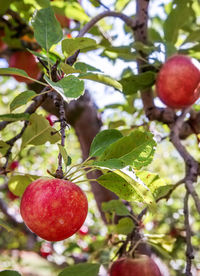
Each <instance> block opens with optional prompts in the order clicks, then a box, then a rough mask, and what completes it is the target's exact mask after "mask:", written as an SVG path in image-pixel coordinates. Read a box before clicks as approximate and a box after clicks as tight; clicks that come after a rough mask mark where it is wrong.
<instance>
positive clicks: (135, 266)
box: [109, 255, 162, 276]
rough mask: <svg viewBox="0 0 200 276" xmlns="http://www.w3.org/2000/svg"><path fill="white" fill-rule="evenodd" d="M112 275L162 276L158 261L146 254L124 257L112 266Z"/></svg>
mask: <svg viewBox="0 0 200 276" xmlns="http://www.w3.org/2000/svg"><path fill="white" fill-rule="evenodd" d="M109 275H110V276H136V275H137V276H162V274H161V272H160V270H159V268H158V266H157V265H156V263H155V262H154V261H153V260H152V259H151V258H150V257H148V256H146V255H139V256H137V257H136V258H134V259H132V258H129V257H123V258H120V259H118V260H117V261H115V262H114V263H113V264H112V266H111V268H110V274H109Z"/></svg>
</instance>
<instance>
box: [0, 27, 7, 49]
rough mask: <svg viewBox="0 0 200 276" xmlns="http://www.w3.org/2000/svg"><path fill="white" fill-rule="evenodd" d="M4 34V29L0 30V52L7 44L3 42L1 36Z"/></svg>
mask: <svg viewBox="0 0 200 276" xmlns="http://www.w3.org/2000/svg"><path fill="white" fill-rule="evenodd" d="M4 36H5V33H4V30H2V29H1V30H0V52H2V51H4V50H5V49H6V48H7V45H6V44H5V43H4V42H3V40H2V37H4Z"/></svg>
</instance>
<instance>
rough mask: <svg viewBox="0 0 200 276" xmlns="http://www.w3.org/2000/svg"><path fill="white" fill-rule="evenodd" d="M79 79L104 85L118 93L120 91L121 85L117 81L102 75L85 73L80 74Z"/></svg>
mask: <svg viewBox="0 0 200 276" xmlns="http://www.w3.org/2000/svg"><path fill="white" fill-rule="evenodd" d="M79 78H80V79H86V80H92V81H96V82H99V83H103V84H105V85H108V86H111V87H113V88H115V89H116V90H118V91H122V85H121V84H120V83H119V82H118V81H116V80H114V79H113V78H111V77H110V76H106V75H103V74H92V73H85V74H80V75H79Z"/></svg>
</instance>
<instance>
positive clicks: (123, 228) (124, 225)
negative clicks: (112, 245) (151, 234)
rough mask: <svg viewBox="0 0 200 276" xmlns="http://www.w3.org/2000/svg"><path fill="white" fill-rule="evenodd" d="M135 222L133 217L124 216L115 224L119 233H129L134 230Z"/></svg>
mask: <svg viewBox="0 0 200 276" xmlns="http://www.w3.org/2000/svg"><path fill="white" fill-rule="evenodd" d="M133 228H134V223H133V221H132V219H131V218H122V219H120V220H119V222H118V224H117V225H116V226H115V230H116V233H117V234H122V235H128V234H129V233H131V232H132V231H133Z"/></svg>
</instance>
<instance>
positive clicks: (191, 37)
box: [182, 30, 200, 45]
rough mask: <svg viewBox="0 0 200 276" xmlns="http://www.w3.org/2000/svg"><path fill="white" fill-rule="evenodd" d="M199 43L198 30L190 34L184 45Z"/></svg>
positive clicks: (199, 31) (199, 34)
mask: <svg viewBox="0 0 200 276" xmlns="http://www.w3.org/2000/svg"><path fill="white" fill-rule="evenodd" d="M197 41H200V30H196V31H193V32H191V33H189V35H188V36H187V37H186V39H185V40H184V42H183V43H182V45H183V44H185V43H189V42H194V43H196V42H197Z"/></svg>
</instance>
